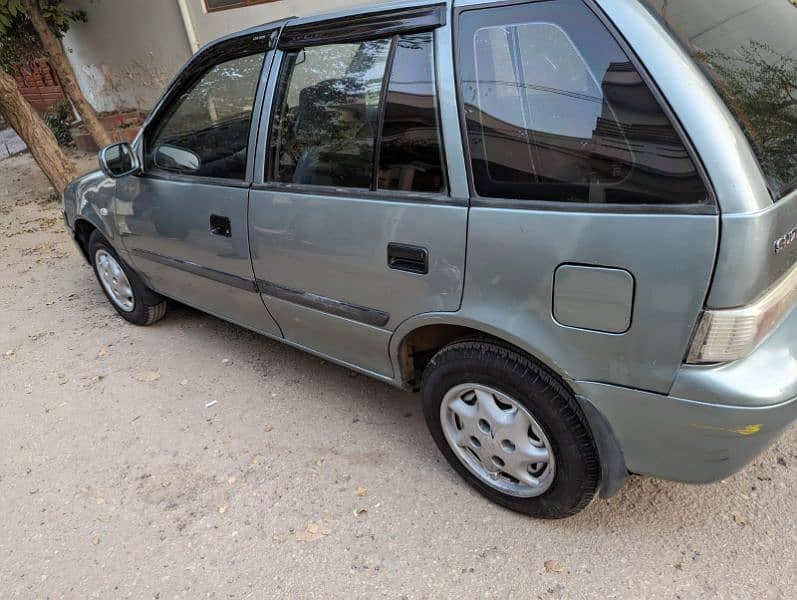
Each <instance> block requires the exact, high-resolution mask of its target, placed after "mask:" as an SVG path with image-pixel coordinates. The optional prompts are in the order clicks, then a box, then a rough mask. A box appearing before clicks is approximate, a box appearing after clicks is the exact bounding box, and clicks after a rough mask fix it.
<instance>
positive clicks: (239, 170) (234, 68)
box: [146, 53, 264, 179]
mask: <svg viewBox="0 0 797 600" xmlns="http://www.w3.org/2000/svg"><path fill="white" fill-rule="evenodd" d="M263 57H264V54H263V53H260V54H253V55H250V56H245V57H242V58H236V59H234V60H230V61H227V62H224V63H221V64H218V65H216V66H214V67H213V68H211V69H210V70H209V71H208V72H207V73H205V75H203V76H202V77H201V78H200V79H199V81H197V82H196V83H195V84H194V85H193V86H192V87H191V88H190V89H189V90H188V91H186V92H184V93H183V94H182V96H180V98H178V99H177V101H176V102H175V103H174V104H173V105H172V107H171V109H170V110H169V111H168V112H167V114H166V116H165V118H164V119H163V120H162V121H161V122H160V124H159V125H158V126H157V127H156V129H155V133H154V135H152V137H151V139H149V140H148V143H147V146H146V150H147V153H146V166H147V168H148V169H156V170H165V171H171V172H176V173H181V174H186V175H197V176H204V177H220V178H224V179H244V177H245V175H246V154H247V146H248V142H249V125H250V121H251V118H252V106H253V104H254V99H255V93H256V91H257V84H258V80H259V78H260V70H261V67H262V65H263Z"/></svg>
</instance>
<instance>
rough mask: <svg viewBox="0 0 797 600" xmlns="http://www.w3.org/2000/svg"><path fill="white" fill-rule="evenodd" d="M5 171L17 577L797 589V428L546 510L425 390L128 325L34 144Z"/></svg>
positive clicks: (212, 594) (236, 589) (777, 592)
mask: <svg viewBox="0 0 797 600" xmlns="http://www.w3.org/2000/svg"><path fill="white" fill-rule="evenodd" d="M91 162H93V158H87V159H86V160H85V161H84V164H86V165H88V164H90V163H91ZM0 181H2V185H0V498H2V510H0V532H1V533H0V597H9V598H16V597H19V598H45V597H47V598H62V597H63V598H128V597H129V598H137V599H139V598H160V599H167V598H192V599H193V598H246V597H249V598H266V597H296V598H305V597H306V598H312V597H316V598H321V597H347V598H348V597H382V596H385V597H390V598H393V597H408V598H426V597H428V598H443V597H466V598H470V597H495V598H543V599H547V598H698V597H702V598H717V597H723V598H753V597H755V598H784V599H785V598H794V594H795V590H797V579H796V577H797V552H795V547H797V518H796V517H797V503H796V502H795V499H794V498H795V491H797V486H796V485H795V484H797V429H795V428H794V427H792V428H791V429H789V430H788V431H787V432H786V434H785V436H784V437H783V438H782V439H781V441H780V442H779V443H778V445H777V446H775V447H774V448H773V449H772V450H771V451H769V452H768V453H767V454H765V455H764V456H762V457H760V458H759V459H758V460H757V461H756V462H755V464H753V465H751V466H750V467H749V468H747V469H746V470H745V471H744V472H742V473H741V474H739V475H738V476H736V477H734V478H732V479H730V480H728V481H726V482H724V483H720V484H716V485H712V486H705V487H690V486H686V485H680V484H675V483H668V482H663V481H657V480H652V479H634V480H632V481H630V483H629V484H628V485H627V486H626V488H625V489H624V490H623V491H622V492H621V493H620V494H619V495H618V496H617V497H615V498H613V499H612V500H610V501H608V502H606V501H599V500H598V501H595V502H594V503H593V504H592V506H590V507H589V508H588V509H587V510H586V511H585V512H584V513H582V514H581V515H578V516H576V517H574V518H572V519H569V520H567V521H561V522H542V521H534V520H530V519H528V518H525V517H522V516H519V515H516V514H513V513H510V512H507V511H505V510H503V509H501V508H498V507H496V506H494V505H492V504H490V503H488V502H486V501H485V500H483V499H482V498H481V497H479V496H478V495H476V494H475V493H473V492H471V491H470V490H469V489H468V488H467V487H466V486H465V485H463V484H462V483H461V482H460V481H459V479H458V478H457V476H455V474H454V473H453V472H452V471H451V469H449V468H448V466H447V465H446V464H445V463H444V461H443V460H442V459H441V457H440V455H439V453H438V452H437V450H436V448H435V447H434V445H433V443H432V441H431V439H430V438H429V436H428V435H427V433H426V430H425V426H424V423H423V419H422V415H421V407H420V402H419V399H418V397H417V396H414V395H411V394H407V393H404V392H401V391H397V390H395V389H392V388H390V387H387V386H385V385H382V384H380V383H377V382H374V381H370V380H368V379H366V378H364V377H361V376H354V375H353V374H351V373H350V372H348V371H346V370H345V369H342V368H339V367H336V366H333V365H330V364H327V363H324V362H323V361H320V360H318V359H316V358H313V357H310V356H308V355H305V354H302V353H300V352H298V351H294V350H291V349H289V348H287V347H285V346H282V345H280V344H278V343H276V342H273V341H269V340H267V339H264V338H261V337H258V336H257V335H255V334H253V333H250V332H248V331H246V330H244V329H241V328H239V327H235V326H233V325H229V324H227V323H225V322H223V321H220V320H218V319H215V318H212V317H209V316H206V315H203V314H201V313H198V312H195V311H193V310H189V309H178V310H175V311H173V312H172V313H171V314H170V315H169V316H168V317H167V318H166V319H165V320H164V321H163V322H161V323H160V324H158V325H157V326H155V327H152V328H148V329H141V328H136V327H133V326H130V325H127V324H126V323H125V322H124V321H122V320H121V319H120V318H119V317H117V316H116V315H115V313H114V312H113V311H112V310H111V308H110V307H109V306H108V305H107V304H106V301H105V299H104V297H103V296H102V294H101V293H100V291H99V288H98V287H97V285H96V283H95V281H94V279H93V276H92V273H91V272H90V270H89V268H88V267H87V266H85V265H84V264H83V263H82V260H81V258H80V257H79V256H78V254H77V252H76V250H75V249H74V248H73V246H72V244H71V241H70V240H68V239H67V236H66V235H65V233H64V231H63V229H62V226H61V223H60V219H59V215H58V209H57V206H56V205H55V204H53V203H51V202H48V201H47V200H46V199H47V198H48V197H49V195H50V194H49V192H48V191H47V187H46V184H45V182H44V179H43V177H41V175H40V174H38V173H37V171H36V170H35V167H34V166H33V164H32V162H31V160H30V158H29V157H27V156H22V157H15V158H11V159H8V160H6V161H3V162H2V163H0ZM662 451H666V450H665V449H662Z"/></svg>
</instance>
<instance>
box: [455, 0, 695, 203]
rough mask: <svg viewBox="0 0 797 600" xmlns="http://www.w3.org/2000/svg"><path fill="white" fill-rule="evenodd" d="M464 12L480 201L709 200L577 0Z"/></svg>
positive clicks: (634, 75) (658, 114) (469, 117)
mask: <svg viewBox="0 0 797 600" xmlns="http://www.w3.org/2000/svg"><path fill="white" fill-rule="evenodd" d="M460 18H461V21H460V33H459V35H460V52H461V55H460V76H461V83H462V94H463V102H464V105H465V114H466V127H467V138H468V148H469V152H470V160H471V168H472V173H473V181H474V187H475V191H476V193H477V194H478V195H479V196H482V197H495V198H511V199H521V200H547V201H561V202H579V203H591V204H659V205H661V204H665V205H667V204H670V205H671V204H695V203H701V202H704V201H705V200H706V198H707V193H706V190H705V187H704V185H703V182H702V179H701V177H700V175H699V173H698V170H697V168H696V167H695V164H694V162H693V161H692V159H691V157H690V155H689V152H688V151H687V149H686V147H685V146H684V144H683V142H682V141H681V139H680V136H679V134H678V132H677V131H676V130H675V129H674V128H673V126H672V124H671V123H670V121H669V118H668V117H667V115H666V113H665V112H664V111H663V110H662V108H661V106H660V105H659V103H658V101H657V100H656V98H655V96H654V95H653V94H652V93H651V91H650V89H649V88H648V87H647V84H646V83H645V80H644V79H643V78H642V76H641V75H640V74H639V72H638V71H637V69H636V67H635V66H634V64H633V63H632V62H631V60H630V59H629V57H628V56H627V55H626V54H625V53H624V52H623V50H622V48H621V47H620V46H619V45H618V44H617V42H616V41H615V40H614V38H613V37H612V35H611V33H610V32H609V31H608V30H607V29H606V27H605V26H604V25H603V24H602V23H601V22H600V20H599V19H598V17H597V16H596V15H595V14H594V13H592V12H591V11H590V9H589V8H587V7H586V6H585V5H584V4H583V3H582V2H581V1H580V0H553V1H549V2H538V3H533V4H524V5H517V6H506V7H498V8H487V9H478V10H469V11H465V12H463V13H462V14H461V17H460Z"/></svg>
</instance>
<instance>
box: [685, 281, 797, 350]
mask: <svg viewBox="0 0 797 600" xmlns="http://www.w3.org/2000/svg"><path fill="white" fill-rule="evenodd" d="M795 302H797V267H793V268H792V269H791V270H790V271H789V272H788V273H787V274H786V275H785V276H784V277H782V278H781V279H780V280H779V281H778V282H777V283H776V284H775V285H773V286H772V287H771V288H769V289H768V290H767V291H766V292H765V293H764V294H763V295H762V296H761V297H760V298H758V300H756V301H755V302H754V303H752V304H748V305H747V306H742V307H739V308H729V309H717V310H706V311H704V312H703V314H702V315H701V317H700V322H699V323H698V326H697V330H696V331H695V336H694V338H693V339H692V345H691V347H690V348H689V354H688V355H687V358H686V362H688V363H692V364H702V363H718V362H730V361H733V360H738V359H740V358H744V357H745V356H747V355H748V354H750V353H751V352H752V351H753V350H755V349H756V348H757V347H758V345H759V344H760V343H761V342H762V341H763V340H764V338H766V337H767V335H769V334H770V333H771V332H772V330H773V329H775V328H776V327H777V326H778V325H779V324H780V322H781V321H782V320H783V319H784V318H785V317H786V316H787V315H788V314H789V312H790V311H791V309H792V308H793V306H794V304H795Z"/></svg>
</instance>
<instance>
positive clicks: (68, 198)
mask: <svg viewBox="0 0 797 600" xmlns="http://www.w3.org/2000/svg"><path fill="white" fill-rule="evenodd" d="M740 14H743V15H744V18H743V19H741V20H739V19H736V20H733V19H735V16H736V15H740ZM731 20H733V27H732V28H728V27H726V24H727V23H729V22H730V21H731ZM795 29H797V8H795V7H794V6H793V5H792V4H791V3H790V2H789V1H788V0H765V1H764V2H761V1H760V0H756V1H753V0H705V1H704V2H700V3H693V2H687V1H685V0H669V1H668V2H662V1H660V0H646V1H644V2H643V1H641V0H536V1H535V0H531V1H529V0H516V1H511V2H506V1H493V0H448V1H445V2H441V1H439V0H438V1H426V0H414V1H406V2H399V3H394V4H387V5H385V4H382V5H379V6H373V7H361V8H357V9H350V10H347V11H342V12H338V13H335V14H328V15H322V16H314V17H307V18H294V19H287V20H284V21H280V22H275V23H269V24H266V25H262V26H259V27H255V28H252V29H249V30H247V31H244V32H241V33H238V34H235V35H231V36H228V37H225V38H222V39H220V40H218V41H216V42H213V43H211V44H209V45H208V46H206V47H205V48H203V49H201V50H200V51H199V52H198V53H197V54H196V55H195V56H194V57H193V58H192V59H191V60H190V61H189V63H188V64H187V65H186V66H185V67H184V68H183V70H182V71H181V72H180V73H179V74H178V75H177V77H176V78H175V80H174V81H173V82H172V84H171V85H170V86H169V88H168V89H167V91H166V92H165V93H164V95H163V97H162V98H161V100H160V101H159V102H158V104H157V105H156V107H155V108H154V110H153V111H152V113H151V114H150V116H149V118H148V119H147V121H146V123H145V124H144V127H143V128H142V130H141V132H140V134H139V135H138V137H137V138H136V140H135V142H134V143H133V144H132V145H129V144H126V143H120V144H115V145H112V146H109V147H107V148H105V149H103V150H102V151H101V153H100V157H99V162H100V166H101V169H100V170H99V171H97V172H94V173H91V174H88V175H86V176H84V177H81V178H80V179H78V180H76V181H74V182H73V183H71V184H70V185H69V186H68V188H67V190H66V191H65V193H64V198H63V206H64V218H65V221H66V225H67V227H68V228H69V230H70V231H71V232H72V234H73V235H74V238H75V240H76V242H77V244H78V246H79V247H80V249H81V251H82V252H83V254H84V255H85V257H86V260H87V261H88V263H89V264H90V265H92V266H93V268H94V270H95V272H96V275H97V279H98V281H99V283H100V285H101V287H102V289H103V291H104V293H105V294H106V296H107V297H108V299H109V301H110V303H111V305H112V306H113V307H114V308H115V309H116V311H117V312H118V313H119V314H120V315H121V316H122V317H124V318H125V319H126V320H128V321H130V322H131V323H135V324H138V325H151V324H153V323H155V322H156V321H158V320H159V319H161V318H163V317H164V315H165V313H166V309H167V299H174V300H176V301H179V302H181V303H184V304H187V305H190V306H193V307H196V308H198V309H200V310H203V311H205V312H207V313H210V314H212V315H216V316H218V317H220V318H223V319H226V320H228V321H231V322H233V323H236V324H238V325H241V326H243V327H246V328H249V329H251V330H254V331H256V332H259V333H261V334H263V335H265V336H268V337H270V338H273V339H276V340H280V341H283V342H284V343H286V344H289V345H291V346H294V347H297V348H301V349H303V350H306V351H308V352H311V353H313V354H316V355H318V356H321V357H324V358H326V359H329V360H331V361H334V362H337V363H339V364H341V365H344V366H346V367H348V368H351V369H354V370H356V371H359V372H362V373H365V374H367V375H369V376H371V377H374V378H376V379H379V380H381V381H384V382H387V383H390V384H392V385H395V386H399V387H401V388H404V389H407V390H416V391H420V392H421V393H422V395H423V405H424V412H425V417H426V421H427V423H428V426H429V429H430V431H431V434H432V436H433V438H434V439H435V442H436V443H437V445H438V447H439V448H440V451H441V452H442V453H443V454H444V455H445V457H446V459H447V460H448V462H449V463H450V464H451V466H452V467H453V468H454V469H455V470H456V471H458V472H459V473H460V475H461V476H462V477H463V478H464V479H465V480H466V481H467V482H468V483H469V484H470V485H471V486H473V487H474V488H475V489H477V490H478V491H479V492H481V493H482V494H483V495H485V496H486V497H487V498H489V499H491V500H493V501H495V502H497V503H498V504H501V505H503V506H505V507H508V508H510V509H512V510H516V511H519V512H522V513H526V514H529V515H532V516H535V517H541V518H562V517H567V516H570V515H573V514H575V513H577V512H579V511H580V510H582V509H583V508H585V507H586V506H587V505H588V504H589V503H590V502H591V501H592V499H593V497H594V496H595V495H596V493H598V492H599V493H600V495H601V496H602V497H604V498H606V497H609V496H611V495H612V494H614V493H616V492H617V491H618V490H619V489H620V488H621V487H622V485H623V483H624V482H625V481H626V479H627V477H628V475H629V474H640V475H651V476H657V477H662V478H666V479H671V480H676V481H684V482H692V483H705V482H711V481H716V480H720V479H722V478H725V477H728V476H729V475H731V474H733V473H734V472H736V471H738V470H739V469H741V468H742V467H743V466H744V465H745V464H746V463H748V462H749V461H750V460H752V459H753V458H754V457H755V456H757V455H758V454H759V453H760V452H761V451H763V450H764V449H766V448H767V447H768V446H769V445H770V444H771V443H772V442H773V441H774V440H775V439H776V438H777V436H778V435H779V434H780V433H781V432H782V431H783V429H784V428H785V427H787V426H788V425H789V424H790V423H791V422H792V421H793V420H794V419H795V417H797V400H795V398H797V343H796V342H795V339H797V312H796V311H795V310H794V306H795V304H796V303H797V264H796V263H795V258H797V244H794V243H793V242H794V240H795V238H797V235H795V231H797V135H795V123H797V112H795V106H797V98H792V101H791V102H789V101H788V100H789V98H784V97H782V94H783V93H785V94H786V95H787V96H788V94H789V93H793V90H792V92H789V91H788V90H787V91H785V92H784V91H783V90H781V89H780V88H778V87H777V86H776V85H775V86H773V85H770V84H769V83H768V82H772V81H773V80H775V79H774V78H775V77H776V75H777V70H778V69H788V68H792V69H795V72H797V50H796V49H795V46H794V43H793V32H794V31H795ZM790 61H791V62H790Z"/></svg>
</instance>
